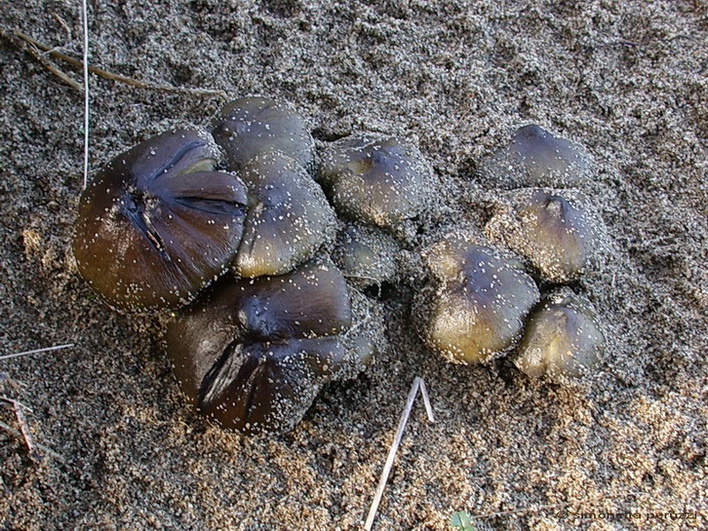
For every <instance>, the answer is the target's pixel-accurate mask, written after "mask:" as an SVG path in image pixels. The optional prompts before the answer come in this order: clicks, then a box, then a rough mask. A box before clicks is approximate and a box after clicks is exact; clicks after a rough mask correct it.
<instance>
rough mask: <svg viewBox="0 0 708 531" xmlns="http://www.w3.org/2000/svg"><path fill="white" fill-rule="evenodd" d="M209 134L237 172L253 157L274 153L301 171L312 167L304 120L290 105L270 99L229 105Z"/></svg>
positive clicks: (311, 146)
mask: <svg viewBox="0 0 708 531" xmlns="http://www.w3.org/2000/svg"><path fill="white" fill-rule="evenodd" d="M212 134H213V135H214V138H215V139H216V142H217V143H218V144H219V145H220V146H221V147H222V148H224V151H226V156H227V158H228V162H229V167H230V168H232V169H234V170H237V171H238V170H240V169H241V168H242V167H243V166H244V165H245V164H247V163H248V162H249V161H250V160H252V159H253V158H254V157H256V156H258V155H261V154H263V153H269V152H275V151H277V152H280V153H282V154H283V155H286V156H288V157H290V158H292V159H294V160H296V161H297V162H298V163H299V164H300V165H301V166H302V167H303V168H309V167H310V166H311V165H312V161H313V153H314V145H315V144H314V140H313V138H312V135H311V134H310V131H309V129H308V127H307V125H306V124H305V121H304V119H303V118H302V116H300V115H299V114H298V113H297V111H295V109H293V108H292V107H291V106H290V105H288V104H285V103H279V102H276V101H275V100H272V99H270V98H260V97H248V98H240V99H238V100H235V101H232V102H231V103H228V104H227V105H226V106H225V107H224V108H223V110H222V111H221V113H219V115H218V116H217V117H216V118H215V119H214V123H213V130H212Z"/></svg>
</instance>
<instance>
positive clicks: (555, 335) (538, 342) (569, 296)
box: [514, 289, 605, 382]
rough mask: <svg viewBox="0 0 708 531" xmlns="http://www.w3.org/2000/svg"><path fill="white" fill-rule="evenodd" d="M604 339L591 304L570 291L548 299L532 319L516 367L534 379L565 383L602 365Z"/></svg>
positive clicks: (529, 321) (558, 293) (562, 291)
mask: <svg viewBox="0 0 708 531" xmlns="http://www.w3.org/2000/svg"><path fill="white" fill-rule="evenodd" d="M604 349H605V336H604V334H603V333H602V329H601V327H600V324H599V321H598V316H597V312H596V311H595V308H594V307H593V306H592V304H591V303H590V301H588V300H587V299H586V298H585V297H582V296H580V295H576V294H575V293H573V292H572V291H571V290H569V289H562V290H560V291H558V292H555V293H552V294H550V295H549V296H547V297H546V298H545V299H544V300H543V301H542V302H541V304H540V305H539V307H538V308H536V309H535V310H534V311H533V312H532V313H531V315H530V316H529V320H528V323H527V325H526V330H525V331H524V336H523V339H522V340H521V343H520V344H519V350H518V355H517V357H516V358H515V360H514V363H515V364H516V366H517V367H518V368H519V370H521V371H522V372H524V373H525V374H526V375H528V376H531V377H533V378H538V377H540V376H545V375H547V376H548V377H550V378H551V379H554V380H558V381H561V382H562V381H563V380H564V379H566V378H568V377H573V378H576V377H580V376H583V375H585V374H588V373H590V372H591V371H593V370H594V369H595V368H597V366H598V365H599V364H600V361H601V358H602V354H603V352H604Z"/></svg>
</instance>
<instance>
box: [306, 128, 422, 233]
mask: <svg viewBox="0 0 708 531" xmlns="http://www.w3.org/2000/svg"><path fill="white" fill-rule="evenodd" d="M427 172H428V170H427V169H426V166H425V164H424V163H423V159H422V155H421V154H420V152H419V151H418V150H417V149H416V148H415V147H413V146H412V145H409V144H406V143H403V142H400V141H399V140H397V139H395V138H386V137H378V136H372V135H368V136H353V137H348V138H344V139H342V140H339V141H337V142H334V143H332V144H331V145H329V146H327V147H326V148H325V150H324V152H323V154H322V164H321V166H320V171H319V177H318V179H319V180H320V182H321V183H322V185H323V187H324V188H325V191H326V192H327V196H328V197H329V198H330V200H331V201H332V203H333V204H334V207H335V209H336V210H337V212H338V213H340V214H341V215H343V216H345V217H347V218H350V219H352V220H355V221H361V222H364V223H368V224H372V225H378V226H380V227H392V226H395V225H397V224H399V223H401V222H402V221H403V220H406V219H410V218H413V217H415V216H417V215H418V214H420V213H421V211H422V210H423V208H424V207H425V202H426V198H427V197H428V193H429V191H430V184H429V178H428V175H427Z"/></svg>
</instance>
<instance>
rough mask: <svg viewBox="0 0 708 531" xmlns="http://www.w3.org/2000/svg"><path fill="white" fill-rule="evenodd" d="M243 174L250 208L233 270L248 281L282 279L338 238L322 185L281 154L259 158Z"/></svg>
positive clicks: (333, 216)
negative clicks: (266, 276) (326, 243)
mask: <svg viewBox="0 0 708 531" xmlns="http://www.w3.org/2000/svg"><path fill="white" fill-rule="evenodd" d="M241 176H242V178H243V180H244V182H245V183H246V186H247V187H248V190H249V208H248V215H247V216H246V221H245V226H244V233H243V239H242V240H241V245H240V248H239V251H238V254H237V255H236V258H235V260H234V270H235V271H236V273H237V274H239V275H241V276H244V277H258V276H262V275H280V274H283V273H287V272H288V271H292V270H293V269H295V267H297V266H298V265H299V264H301V263H303V262H305V261H307V260H308V259H310V258H311V257H312V256H313V255H314V254H315V252H316V251H317V249H318V248H319V247H320V246H321V245H322V244H323V243H325V242H327V241H329V240H331V239H333V238H334V235H335V226H336V223H337V221H336V220H337V218H336V215H335V213H334V210H332V207H331V206H330V204H329V203H328V202H327V198H326V197H325V195H324V192H323V191H322V189H321V188H320V186H319V185H318V184H317V183H316V182H315V181H314V180H313V179H312V178H311V177H310V176H309V175H308V174H307V172H305V170H304V169H303V168H302V166H300V165H299V164H298V163H297V162H296V161H295V160H293V159H291V158H290V157H287V156H285V155H282V154H280V153H266V154H263V155H258V156H257V157H254V158H253V159H252V160H251V161H250V162H248V163H247V164H245V165H244V167H243V169H242V172H241Z"/></svg>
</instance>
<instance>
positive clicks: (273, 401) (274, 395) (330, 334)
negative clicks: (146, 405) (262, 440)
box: [167, 264, 373, 433]
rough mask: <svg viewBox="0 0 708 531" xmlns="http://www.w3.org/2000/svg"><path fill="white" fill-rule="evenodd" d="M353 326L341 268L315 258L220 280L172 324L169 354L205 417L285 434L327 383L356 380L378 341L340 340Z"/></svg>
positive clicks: (253, 430)
mask: <svg viewBox="0 0 708 531" xmlns="http://www.w3.org/2000/svg"><path fill="white" fill-rule="evenodd" d="M350 325H351V306H350V299H349V295H348V292H347V288H346V282H345V280H344V277H343V276H342V274H341V273H340V272H339V270H338V269H337V268H335V267H334V266H333V265H331V264H308V265H305V266H303V267H301V268H300V269H298V270H296V271H294V272H293V273H289V274H286V275H281V276H274V277H261V278H257V279H253V280H246V279H243V280H235V279H233V278H231V277H227V278H224V279H223V280H221V281H219V282H218V283H217V284H216V285H215V286H214V287H213V288H212V289H210V291H209V293H208V294H206V295H205V296H204V297H202V298H201V299H200V300H199V301H198V302H197V303H196V304H194V305H192V306H191V307H189V308H188V309H186V310H184V311H182V312H180V313H179V314H178V315H177V317H176V318H175V319H174V320H173V321H172V322H171V323H170V324H169V325H168V328H167V350H168V354H169V356H170V358H171V359H172V363H173V368H174V372H175V375H176V376H177V379H178V381H179V383H180V386H181V388H182V390H183V391H184V393H185V394H186V395H187V397H188V398H189V399H190V400H191V401H192V402H193V403H194V404H195V406H196V408H197V410H198V411H199V412H200V413H202V414H204V415H206V416H207V417H209V418H212V419H214V420H216V421H217V422H218V423H219V424H220V425H221V426H223V427H226V428H233V429H237V430H239V431H242V432H244V433H259V432H273V431H286V430H288V429H290V428H292V427H293V426H294V425H295V424H296V423H297V422H298V421H299V420H300V418H301V417H302V415H304V413H305V411H306V410H307V409H308V408H309V406H310V404H311V403H312V400H314V398H315V396H316V395H317V393H318V391H319V389H320V387H321V386H322V384H324V383H325V382H327V381H329V380H332V379H335V378H339V377H348V376H350V375H351V372H352V371H351V367H352V366H356V367H357V368H358V367H359V366H360V365H361V363H362V361H363V360H364V359H365V358H367V357H368V356H369V355H370V353H371V352H370V350H371V348H373V347H372V346H371V345H370V344H368V343H366V342H364V341H359V340H354V341H349V339H348V338H345V337H343V336H342V334H343V333H344V332H345V331H346V330H347V329H348V328H349V327H350ZM367 345H368V346H367Z"/></svg>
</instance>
